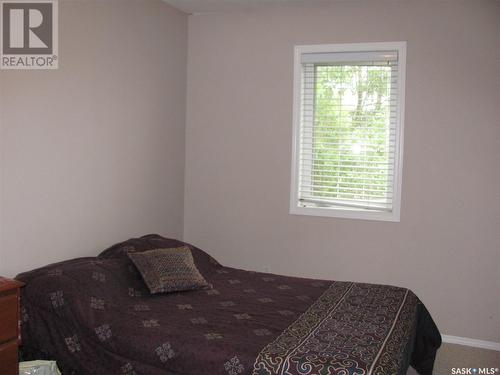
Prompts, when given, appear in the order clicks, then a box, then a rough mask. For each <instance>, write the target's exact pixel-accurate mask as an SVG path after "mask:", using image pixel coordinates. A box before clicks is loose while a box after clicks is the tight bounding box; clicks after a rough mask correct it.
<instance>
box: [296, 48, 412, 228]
mask: <svg viewBox="0 0 500 375" xmlns="http://www.w3.org/2000/svg"><path fill="white" fill-rule="evenodd" d="M389 50H394V51H398V94H399V95H398V102H397V107H396V118H397V126H396V140H397V141H396V148H395V162H394V163H395V164H394V197H393V207H392V211H391V212H381V211H369V210H353V209H342V208H337V207H335V208H333V207H325V208H323V207H318V208H312V207H301V206H299V201H298V185H299V152H300V144H299V143H300V137H299V134H300V118H301V115H300V105H301V98H300V89H301V87H300V85H301V79H302V77H301V56H302V54H304V53H321V52H324V53H332V52H364V51H389ZM405 79H406V42H382V43H347V44H318V45H300V46H295V51H294V81H293V149H292V178H291V187H290V214H293V215H309V216H324V217H337V218H346V219H362V220H377V221H393V222H399V221H400V215H401V188H402V176H403V140H404V118H405V116H404V106H405V97H406V93H405Z"/></svg>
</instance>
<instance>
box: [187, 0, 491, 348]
mask: <svg viewBox="0 0 500 375" xmlns="http://www.w3.org/2000/svg"><path fill="white" fill-rule="evenodd" d="M499 19H500V3H499V2H498V1H494V0H492V1H476V0H470V1H429V0H408V1H384V0H370V1H368V0H366V1H356V0H355V1H338V2H337V1H336V2H332V3H331V4H330V5H326V6H310V7H308V8H301V7H289V8H286V9H266V10H261V11H255V12H249V13H245V14H243V13H241V14H238V13H226V14H204V15H196V16H192V17H190V20H189V48H188V51H189V52H188V56H189V57H188V110H187V130H186V139H187V143H186V180H185V192H186V194H185V219H184V236H185V239H186V240H188V241H192V242H194V243H195V244H197V245H199V246H201V247H203V248H205V249H206V250H207V251H210V252H212V253H213V255H214V256H216V257H217V258H218V259H219V260H220V261H222V262H223V263H225V264H228V265H233V266H237V267H243V268H247V269H260V270H262V269H264V267H265V266H270V267H271V270H272V272H275V273H284V274H291V275H300V276H311V277H319V278H327V279H340V280H346V279H348V280H356V281H367V282H374V283H388V284H396V285H402V286H406V287H409V288H411V289H413V290H414V291H415V292H416V293H417V294H418V295H419V296H420V297H421V298H422V300H423V301H424V302H425V303H426V305H427V306H428V308H429V309H430V311H431V313H432V314H433V316H434V317H435V319H436V320H437V323H438V325H439V328H440V329H441V331H442V332H443V333H446V334H451V335H457V336H464V337H472V338H477V339H484V340H492V341H497V342H500V298H499V290H500V277H499V272H500V237H499V233H500V167H499V165H500V124H499V110H498V108H499V106H500V96H499V86H500V85H499V83H500V82H499V77H500V76H499V74H498V68H499V65H498V64H499V58H500V55H499V53H500V48H499V47H500V45H499V39H498V38H499V35H500V23H499V22H498V20H499ZM400 40H405V41H407V42H408V64H407V81H406V86H407V95H406V125H405V126H406V134H405V154H404V177H403V195H402V215H401V222H400V223H387V222H373V221H355V220H346V219H331V218H318V217H306V216H292V215H289V213H288V210H289V203H288V202H289V185H290V162H291V161H290V160H291V140H292V68H293V67H292V62H293V58H292V51H293V46H294V45H295V44H315V43H338V42H339V43H340V42H371V41H400Z"/></svg>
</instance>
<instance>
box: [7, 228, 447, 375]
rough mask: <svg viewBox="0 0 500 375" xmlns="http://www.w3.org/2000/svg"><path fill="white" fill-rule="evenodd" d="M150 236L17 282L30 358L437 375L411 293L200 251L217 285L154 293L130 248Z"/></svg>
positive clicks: (155, 241) (71, 363)
mask: <svg viewBox="0 0 500 375" xmlns="http://www.w3.org/2000/svg"><path fill="white" fill-rule="evenodd" d="M182 245H184V243H183V242H180V241H176V240H171V239H166V238H163V237H160V236H158V235H148V236H144V237H141V238H138V239H131V240H128V241H125V242H123V243H120V244H117V245H114V246H113V247H111V248H109V249H107V250H105V251H103V252H102V253H101V254H100V255H99V256H98V257H92V258H78V259H73V260H69V261H65V262H61V263H57V264H52V265H49V266H46V267H43V268H40V269H37V270H34V271H30V272H26V273H23V274H20V275H18V277H17V279H19V280H21V281H23V282H25V283H26V287H25V288H24V289H23V291H22V337H23V346H22V355H23V357H24V359H35V358H50V359H56V360H57V362H58V364H59V367H60V368H61V370H62V372H63V375H69V374H82V375H87V374H88V375H101V374H102V375H114V374H116V375H133V374H138V375H139V374H143V375H166V374H176V375H212V374H213V375H239V374H255V375H272V374H289V375H298V374H301V375H302V374H303V375H306V374H311V375H312V374H325V375H326V374H405V373H406V371H407V368H408V366H409V365H410V364H411V365H412V366H413V367H414V368H415V369H416V370H417V371H418V372H419V373H421V374H431V373H432V367H433V363H434V358H435V354H436V350H437V348H438V347H439V346H440V344H441V336H440V334H439V331H438V330H437V328H436V326H435V324H434V322H433V321H432V318H431V317H430V315H429V313H428V312H427V310H426V308H425V307H424V305H423V304H422V303H421V302H420V301H419V299H418V298H417V297H416V296H415V295H414V294H413V293H412V292H411V291H409V290H408V289H404V288H398V287H394V286H383V285H372V284H362V283H353V282H342V281H322V280H312V279H302V278H294V277H285V276H278V275H271V274H263V273H257V272H249V271H243V270H238V269H233V268H227V267H223V266H221V265H220V264H219V263H218V262H217V261H215V260H214V259H213V258H211V257H210V256H209V255H208V254H206V253H205V252H203V251H202V250H200V249H197V248H195V247H192V246H190V247H191V250H192V253H193V257H194V260H195V263H196V266H197V267H198V269H199V270H200V272H201V273H202V274H203V276H204V277H205V279H206V280H207V281H208V282H209V283H211V284H212V285H213V288H211V289H203V290H195V291H188V292H180V293H169V294H160V295H151V294H150V293H149V291H148V289H147V287H146V286H145V284H144V282H143V280H142V278H141V276H140V274H139V273H138V271H137V270H136V268H135V267H134V265H133V264H132V262H131V261H130V260H129V258H128V257H127V255H126V253H127V252H130V251H144V250H149V249H155V248H167V247H177V246H182Z"/></svg>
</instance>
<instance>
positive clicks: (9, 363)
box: [0, 277, 24, 375]
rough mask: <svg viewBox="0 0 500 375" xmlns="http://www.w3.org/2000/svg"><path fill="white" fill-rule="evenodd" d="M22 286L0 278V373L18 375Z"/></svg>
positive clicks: (18, 282) (19, 283) (16, 282)
mask: <svg viewBox="0 0 500 375" xmlns="http://www.w3.org/2000/svg"><path fill="white" fill-rule="evenodd" d="M23 285H24V284H23V283H21V282H20V281H17V280H12V279H6V278H4V277H0V370H1V371H0V373H1V374H2V375H18V373H19V364H18V346H19V344H20V341H21V336H20V332H19V295H20V293H19V292H20V288H21V287H22V286H23Z"/></svg>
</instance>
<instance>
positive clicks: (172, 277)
mask: <svg viewBox="0 0 500 375" xmlns="http://www.w3.org/2000/svg"><path fill="white" fill-rule="evenodd" d="M128 257H129V258H130V259H131V260H132V262H134V264H135V266H136V267H137V269H138V270H139V272H140V273H141V275H142V278H143V279H144V281H145V282H146V284H147V286H148V288H149V291H150V292H151V293H152V294H156V293H168V292H178V291H182V290H193V289H200V288H204V287H207V286H209V284H208V283H207V281H206V280H205V279H204V278H203V276H202V275H201V274H200V272H199V271H198V269H197V268H196V265H195V264H194V260H193V255H192V254H191V249H189V247H187V246H182V247H177V248H172V249H155V250H148V251H144V252H142V253H128Z"/></svg>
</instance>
